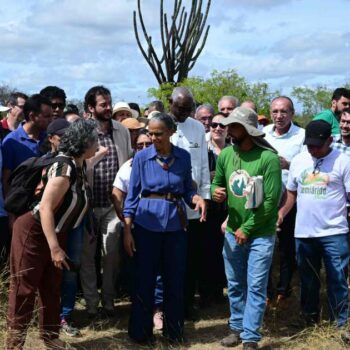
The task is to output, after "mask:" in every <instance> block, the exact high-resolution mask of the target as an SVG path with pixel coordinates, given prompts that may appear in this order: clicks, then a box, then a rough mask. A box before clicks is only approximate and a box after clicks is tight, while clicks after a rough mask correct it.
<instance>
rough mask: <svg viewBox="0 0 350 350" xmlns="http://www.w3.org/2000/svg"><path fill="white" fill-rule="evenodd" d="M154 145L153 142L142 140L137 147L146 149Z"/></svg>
mask: <svg viewBox="0 0 350 350" xmlns="http://www.w3.org/2000/svg"><path fill="white" fill-rule="evenodd" d="M151 145H152V142H140V143H137V144H136V148H137V149H144V148H147V147H149V146H151Z"/></svg>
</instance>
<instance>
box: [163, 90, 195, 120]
mask: <svg viewBox="0 0 350 350" xmlns="http://www.w3.org/2000/svg"><path fill="white" fill-rule="evenodd" d="M169 102H170V112H171V114H172V115H173V116H174V117H175V119H176V120H177V121H178V122H180V123H182V122H184V121H185V120H186V119H187V118H188V117H189V116H190V114H191V113H192V111H193V109H194V100H193V95H192V93H191V91H190V90H188V89H187V88H185V87H182V86H181V87H176V88H175V89H174V90H173V93H172V94H171V97H170V101H169Z"/></svg>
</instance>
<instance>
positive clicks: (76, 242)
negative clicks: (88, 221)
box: [61, 220, 85, 320]
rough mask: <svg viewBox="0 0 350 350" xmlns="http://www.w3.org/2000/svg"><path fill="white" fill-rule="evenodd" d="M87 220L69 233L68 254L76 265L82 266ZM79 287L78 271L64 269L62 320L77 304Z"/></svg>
mask: <svg viewBox="0 0 350 350" xmlns="http://www.w3.org/2000/svg"><path fill="white" fill-rule="evenodd" d="M84 227H85V220H83V221H82V222H81V223H80V225H79V226H78V227H76V228H75V229H73V230H72V231H71V232H69V234H68V239H67V252H66V253H67V256H68V257H69V259H71V260H72V261H73V262H74V264H75V265H77V266H80V257H81V251H82V247H83V238H84ZM77 289H78V273H77V272H73V271H68V270H64V272H63V280H62V286H61V320H62V319H66V318H69V317H70V315H71V313H72V311H73V309H74V304H75V296H76V293H77Z"/></svg>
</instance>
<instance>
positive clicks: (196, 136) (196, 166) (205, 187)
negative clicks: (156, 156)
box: [171, 117, 210, 219]
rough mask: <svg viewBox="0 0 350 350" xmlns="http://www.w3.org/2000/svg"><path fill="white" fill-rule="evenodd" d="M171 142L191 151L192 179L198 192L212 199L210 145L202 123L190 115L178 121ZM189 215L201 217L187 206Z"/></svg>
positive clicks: (203, 196) (205, 197)
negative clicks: (181, 121)
mask: <svg viewBox="0 0 350 350" xmlns="http://www.w3.org/2000/svg"><path fill="white" fill-rule="evenodd" d="M171 142H172V144H173V145H175V146H178V147H180V148H183V149H185V150H186V151H187V152H189V153H190V155H191V164H192V179H193V180H194V182H195V183H196V186H197V189H198V190H197V191H198V194H199V195H200V196H201V197H202V198H204V199H210V173H209V165H208V148H207V147H208V146H207V142H206V140H205V130H204V126H203V125H202V123H200V122H199V121H198V120H195V119H193V118H190V117H189V118H187V119H186V120H185V121H184V122H183V123H177V130H176V133H175V134H174V135H173V136H172V137H171ZM187 216H188V218H189V219H199V217H200V214H199V213H198V212H196V211H194V210H192V209H190V208H187Z"/></svg>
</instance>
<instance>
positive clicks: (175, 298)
mask: <svg viewBox="0 0 350 350" xmlns="http://www.w3.org/2000/svg"><path fill="white" fill-rule="evenodd" d="M134 239H135V245H136V252H135V255H134V257H133V258H132V265H133V283H132V293H131V301H132V306H131V313H130V320H129V336H130V338H132V339H133V340H135V341H148V340H151V338H152V330H153V308H154V291H155V286H156V279H157V275H158V274H159V270H161V271H162V278H163V290H164V298H163V312H164V326H163V333H164V335H165V336H167V337H169V339H171V340H173V341H182V340H183V328H184V278H185V268H186V252H187V233H186V232H185V231H183V230H181V231H175V232H153V231H148V230H146V229H144V228H143V227H141V226H139V225H135V229H134Z"/></svg>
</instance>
